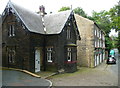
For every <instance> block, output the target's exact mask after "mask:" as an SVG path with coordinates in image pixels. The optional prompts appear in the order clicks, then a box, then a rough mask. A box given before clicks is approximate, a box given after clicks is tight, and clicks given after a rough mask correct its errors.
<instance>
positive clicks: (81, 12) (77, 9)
mask: <svg viewBox="0 0 120 88" xmlns="http://www.w3.org/2000/svg"><path fill="white" fill-rule="evenodd" d="M74 13H76V14H78V15H80V16H83V17H85V18H87V14H86V13H85V11H84V10H83V9H82V8H80V7H77V8H75V9H74Z"/></svg>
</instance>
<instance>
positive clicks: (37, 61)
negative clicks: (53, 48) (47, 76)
mask: <svg viewBox="0 0 120 88" xmlns="http://www.w3.org/2000/svg"><path fill="white" fill-rule="evenodd" d="M39 71H40V50H39V49H36V50H35V72H39Z"/></svg>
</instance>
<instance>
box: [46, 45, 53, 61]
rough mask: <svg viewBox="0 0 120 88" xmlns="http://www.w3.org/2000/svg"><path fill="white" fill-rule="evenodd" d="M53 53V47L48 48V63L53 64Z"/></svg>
mask: <svg viewBox="0 0 120 88" xmlns="http://www.w3.org/2000/svg"><path fill="white" fill-rule="evenodd" d="M52 51H53V48H52V47H48V48H47V62H53V61H52Z"/></svg>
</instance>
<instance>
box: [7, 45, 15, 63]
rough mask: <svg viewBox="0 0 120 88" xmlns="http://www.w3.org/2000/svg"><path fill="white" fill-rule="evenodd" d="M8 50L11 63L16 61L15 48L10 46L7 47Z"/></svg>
mask: <svg viewBox="0 0 120 88" xmlns="http://www.w3.org/2000/svg"><path fill="white" fill-rule="evenodd" d="M7 51H8V61H9V63H15V54H16V52H15V48H14V47H8V48H7Z"/></svg>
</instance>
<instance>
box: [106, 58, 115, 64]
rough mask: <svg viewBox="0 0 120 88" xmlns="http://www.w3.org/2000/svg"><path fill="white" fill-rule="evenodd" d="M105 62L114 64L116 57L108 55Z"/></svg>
mask: <svg viewBox="0 0 120 88" xmlns="http://www.w3.org/2000/svg"><path fill="white" fill-rule="evenodd" d="M106 63H107V64H116V59H115V58H114V57H112V56H110V57H109V58H108V59H107V62H106Z"/></svg>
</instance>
